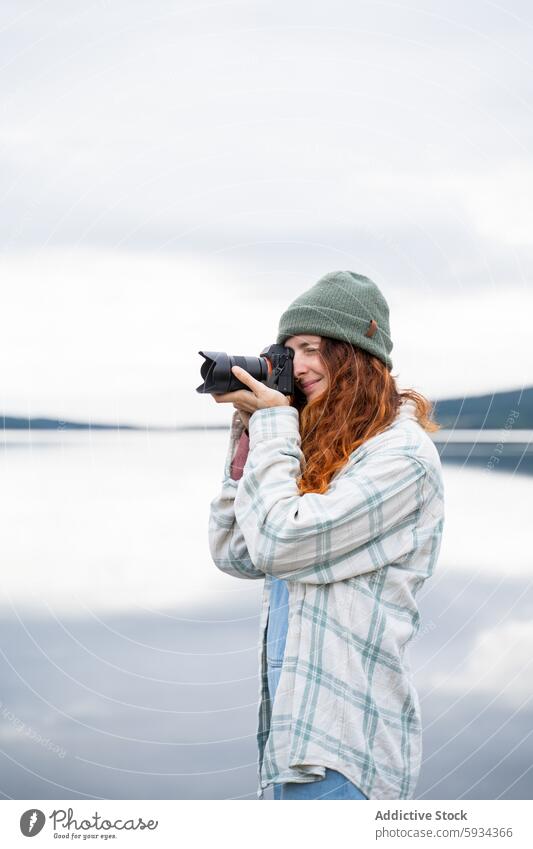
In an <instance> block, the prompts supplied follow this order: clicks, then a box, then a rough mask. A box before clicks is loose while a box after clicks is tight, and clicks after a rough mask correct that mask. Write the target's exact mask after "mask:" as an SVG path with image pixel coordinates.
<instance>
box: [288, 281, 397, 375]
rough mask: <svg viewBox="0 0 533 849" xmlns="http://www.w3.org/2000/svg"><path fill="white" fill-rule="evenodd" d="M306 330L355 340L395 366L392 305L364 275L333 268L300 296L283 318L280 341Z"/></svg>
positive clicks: (389, 364)
mask: <svg viewBox="0 0 533 849" xmlns="http://www.w3.org/2000/svg"><path fill="white" fill-rule="evenodd" d="M302 333H314V334H315V335H317V336H329V337H330V338H331V339H340V340H341V341H343V342H352V343H353V344H354V345H356V346H357V347H358V348H363V349H364V350H365V351H368V352H369V353H370V354H374V356H376V357H379V359H380V360H382V361H383V362H384V363H385V365H387V366H388V367H389V369H392V360H391V358H390V356H389V355H390V352H391V350H392V341H391V338H390V327H389V306H388V304H387V301H386V300H385V298H384V297H383V295H382V294H381V292H380V290H379V289H378V287H377V286H376V284H375V283H373V282H372V280H370V279H369V278H368V277H364V276H363V275H362V274H355V272H354V271H331V272H329V274H325V275H324V277H321V278H320V280H319V281H318V283H315V285H314V286H312V287H311V289H308V290H307V292H304V293H303V295H300V296H299V297H298V298H296V300H295V301H293V302H292V304H291V305H290V306H289V307H288V308H287V309H286V310H285V312H284V313H283V315H282V316H281V318H280V321H279V327H278V338H277V340H276V341H277V344H278V345H283V344H284V342H285V340H286V339H288V338H289V337H290V336H299V335H301V334H302Z"/></svg>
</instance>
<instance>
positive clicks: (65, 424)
mask: <svg viewBox="0 0 533 849" xmlns="http://www.w3.org/2000/svg"><path fill="white" fill-rule="evenodd" d="M516 413H518V416H516ZM434 417H435V420H436V421H437V422H438V423H439V424H440V425H441V427H443V428H453V429H457V428H460V429H463V428H464V429H465V430H468V429H470V428H472V429H473V428H475V429H478V428H481V429H486V430H498V429H500V428H503V427H505V424H506V422H508V420H509V421H510V422H511V425H509V424H508V425H507V426H508V427H509V426H512V427H513V429H517V430H528V429H530V430H533V386H529V387H527V389H512V390H510V391H508V392H495V393H494V394H489V395H477V396H472V397H469V398H447V399H446V400H443V401H435V413H434ZM2 425H3V427H4V429H6V430H56V431H57V430H157V431H181V430H228V427H229V425H223V424H213V425H206V424H202V425H178V426H177V427H159V426H151V425H131V424H129V425H128V424H121V425H117V424H106V423H105V422H101V423H99V424H91V423H89V422H76V421H64V420H63V419H52V418H44V417H35V418H27V417H23V416H3V417H2V416H0V427H2Z"/></svg>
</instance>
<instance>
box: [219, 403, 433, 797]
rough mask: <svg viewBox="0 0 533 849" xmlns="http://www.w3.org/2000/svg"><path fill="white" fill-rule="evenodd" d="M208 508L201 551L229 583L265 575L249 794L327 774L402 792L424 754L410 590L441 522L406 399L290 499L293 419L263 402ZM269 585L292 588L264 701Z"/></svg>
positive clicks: (373, 793) (424, 447)
mask: <svg viewBox="0 0 533 849" xmlns="http://www.w3.org/2000/svg"><path fill="white" fill-rule="evenodd" d="M241 433H242V424H241V422H240V419H239V417H238V413H237V412H235V413H234V415H233V419H232V423H231V432H230V444H229V449H228V453H227V457H226V463H225V468H224V478H223V481H222V489H221V492H220V493H219V495H217V497H216V498H214V499H213V501H212V502H211V505H210V517H209V547H210V551H211V556H212V557H213V560H214V562H215V564H216V566H217V567H218V568H219V569H220V570H222V571H223V572H225V573H227V574H228V575H232V576H234V577H236V578H244V579H264V581H265V583H264V589H263V600H262V607H261V615H260V640H259V663H260V688H259V716H258V730H257V743H258V750H259V759H258V779H259V787H258V791H257V796H258V798H262V797H263V791H264V788H266V787H267V786H268V785H270V784H273V783H282V782H287V781H296V782H307V781H313V780H316V779H317V778H321V777H323V776H324V775H325V768H326V767H329V768H330V769H334V770H337V771H338V772H340V773H342V774H343V775H345V776H346V778H348V779H349V780H350V781H352V782H353V783H354V784H355V785H356V786H357V787H359V788H360V789H361V790H362V792H363V793H364V794H365V795H366V796H368V798H369V799H409V798H412V797H413V794H414V790H415V786H416V782H417V779H418V774H419V770H420V762H421V754H422V728H421V717H420V705H419V700H418V696H417V692H416V689H415V687H414V685H413V682H412V678H411V673H410V667H409V663H408V661H407V658H406V656H405V650H406V647H407V645H408V643H409V641H410V640H411V639H412V638H413V637H414V636H415V634H416V633H417V631H418V629H419V619H420V616H419V612H418V607H417V604H416V601H415V595H416V592H417V591H418V589H419V588H420V586H421V585H422V584H423V582H424V581H425V580H426V579H427V578H428V577H430V575H431V574H432V573H433V570H434V568H435V565H436V562H437V557H438V553H439V549H440V543H441V536H442V528H443V522H444V498H443V484H442V468H441V462H440V458H439V454H438V452H437V449H436V448H435V445H434V444H433V442H432V440H431V438H430V437H429V436H428V435H427V433H426V432H425V431H424V430H423V428H422V427H421V426H420V425H419V424H418V422H417V421H416V419H415V416H414V405H413V403H412V402H411V401H406V402H404V403H403V404H402V406H401V408H400V411H399V413H398V416H397V418H396V419H395V421H394V422H393V423H392V424H391V425H390V426H389V427H388V428H387V429H386V430H385V431H383V432H382V433H380V434H378V435H377V436H374V437H372V438H371V439H369V440H367V441H366V442H365V443H363V445H361V446H360V447H359V448H357V449H356V450H355V451H354V452H353V453H352V454H351V455H350V458H349V460H348V462H347V463H346V465H345V466H344V467H343V468H342V469H341V470H340V471H338V472H337V473H336V474H335V476H334V477H333V479H332V481H331V483H330V486H329V489H328V491H327V492H326V493H324V494H322V495H319V494H316V493H306V494H305V495H300V494H299V492H298V488H297V484H296V479H297V477H298V476H299V475H300V473H301V471H302V470H303V469H304V468H305V458H304V455H303V453H302V451H301V447H300V445H301V440H300V432H299V418H298V411H297V410H296V409H295V408H294V407H271V408H268V409H264V410H258V411H257V412H255V413H254V414H253V415H252V417H251V419H250V424H249V434H250V452H249V455H248V458H247V461H246V464H245V467H244V473H243V476H242V478H241V479H240V480H239V481H234V480H232V479H231V477H230V468H231V460H232V459H233V456H234V454H235V450H236V444H237V442H238V439H239V437H240V434H241ZM272 576H274V577H278V578H284V579H285V580H286V581H287V587H288V591H289V619H288V633H287V641H286V647H285V655H284V658H283V666H282V670H281V677H280V680H279V685H278V689H277V691H276V695H275V699H274V702H273V703H271V701H270V697H269V692H268V678H267V665H266V646H265V640H266V626H267V622H268V611H269V596H270V586H271V583H272Z"/></svg>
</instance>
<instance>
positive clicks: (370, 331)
mask: <svg viewBox="0 0 533 849" xmlns="http://www.w3.org/2000/svg"><path fill="white" fill-rule="evenodd" d="M377 329H378V325H377V322H376V321H374V319H372V321H371V322H370V324H369V325H368V330H367V331H366V333H365V336H370V338H372V336H374V334H375V332H376V330H377Z"/></svg>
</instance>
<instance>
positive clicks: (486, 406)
mask: <svg viewBox="0 0 533 849" xmlns="http://www.w3.org/2000/svg"><path fill="white" fill-rule="evenodd" d="M516 413H518V416H517V415H516ZM434 418H435V420H436V421H437V422H438V423H439V424H440V425H441V426H442V427H443V428H453V429H457V428H460V429H463V428H465V429H469V428H482V429H485V430H490V429H494V430H499V429H500V428H503V427H505V424H506V422H508V424H507V427H512V428H513V429H516V430H528V429H533V386H529V387H527V389H512V390H510V391H508V392H495V393H493V394H490V395H478V396H473V397H469V398H449V399H446V400H445V401H436V402H435V412H434Z"/></svg>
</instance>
